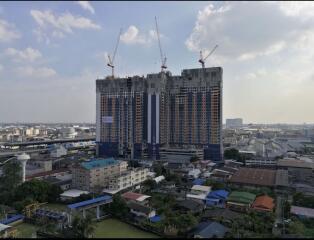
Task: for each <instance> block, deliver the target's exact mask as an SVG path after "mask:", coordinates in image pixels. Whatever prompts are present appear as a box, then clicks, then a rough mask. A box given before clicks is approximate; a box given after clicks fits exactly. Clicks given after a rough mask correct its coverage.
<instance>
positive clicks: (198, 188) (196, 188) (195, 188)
mask: <svg viewBox="0 0 314 240" xmlns="http://www.w3.org/2000/svg"><path fill="white" fill-rule="evenodd" d="M191 190H193V191H202V192H210V190H211V187H209V186H202V185H194V186H193V187H192V188H191Z"/></svg>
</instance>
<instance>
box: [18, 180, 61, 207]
mask: <svg viewBox="0 0 314 240" xmlns="http://www.w3.org/2000/svg"><path fill="white" fill-rule="evenodd" d="M61 193H62V190H61V188H60V187H59V186H55V185H53V184H50V183H48V182H45V181H40V180H37V179H33V180H31V181H27V182H24V183H23V184H21V185H19V186H18V187H17V188H16V189H15V191H14V200H15V201H21V200H20V199H25V198H30V199H33V200H34V201H38V202H55V201H57V199H58V198H59V195H60V194H61Z"/></svg>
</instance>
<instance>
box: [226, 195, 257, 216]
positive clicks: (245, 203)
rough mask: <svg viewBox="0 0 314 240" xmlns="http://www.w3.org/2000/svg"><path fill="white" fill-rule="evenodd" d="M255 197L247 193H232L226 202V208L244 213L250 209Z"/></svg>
mask: <svg viewBox="0 0 314 240" xmlns="http://www.w3.org/2000/svg"><path fill="white" fill-rule="evenodd" d="M255 197H256V195H255V194H253V193H248V192H237V191H234V192H232V193H231V194H230V195H229V197H228V200H227V204H226V206H227V207H228V208H230V209H232V210H235V211H241V212H242V211H243V212H246V211H248V210H249V209H250V207H251V205H252V203H253V202H254V200H255Z"/></svg>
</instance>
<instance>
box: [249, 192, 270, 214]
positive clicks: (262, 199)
mask: <svg viewBox="0 0 314 240" xmlns="http://www.w3.org/2000/svg"><path fill="white" fill-rule="evenodd" d="M274 207H275V203H274V199H273V198H271V197H269V196H267V195H264V196H259V197H257V198H256V199H255V201H254V203H253V204H252V208H254V209H256V210H264V211H272V210H273V209H274Z"/></svg>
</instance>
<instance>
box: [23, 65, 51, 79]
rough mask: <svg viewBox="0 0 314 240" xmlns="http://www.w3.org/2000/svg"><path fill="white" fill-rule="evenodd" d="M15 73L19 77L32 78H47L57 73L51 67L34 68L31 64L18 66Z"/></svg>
mask: <svg viewBox="0 0 314 240" xmlns="http://www.w3.org/2000/svg"><path fill="white" fill-rule="evenodd" d="M17 74H18V75H20V76H21V77H33V78H49V77H52V76H55V75H56V74H57V73H56V71H55V70H54V69H52V68H47V67H38V68H34V67H31V66H27V67H18V68H17Z"/></svg>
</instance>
